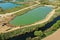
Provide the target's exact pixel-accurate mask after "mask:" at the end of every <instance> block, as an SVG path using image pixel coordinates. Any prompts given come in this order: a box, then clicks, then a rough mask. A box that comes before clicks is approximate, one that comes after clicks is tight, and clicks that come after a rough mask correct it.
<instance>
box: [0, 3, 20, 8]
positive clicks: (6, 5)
mask: <svg viewBox="0 0 60 40" xmlns="http://www.w3.org/2000/svg"><path fill="white" fill-rule="evenodd" d="M16 6H20V4H19V5H18V4H13V3H8V2H6V3H0V7H2V8H3V9H10V8H14V7H16Z"/></svg>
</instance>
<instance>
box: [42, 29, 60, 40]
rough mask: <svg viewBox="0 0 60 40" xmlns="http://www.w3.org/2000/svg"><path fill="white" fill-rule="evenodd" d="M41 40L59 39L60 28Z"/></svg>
mask: <svg viewBox="0 0 60 40" xmlns="http://www.w3.org/2000/svg"><path fill="white" fill-rule="evenodd" d="M42 40H60V29H58V30H57V31H56V32H55V33H53V34H51V35H50V36H48V37H46V38H44V39H42Z"/></svg>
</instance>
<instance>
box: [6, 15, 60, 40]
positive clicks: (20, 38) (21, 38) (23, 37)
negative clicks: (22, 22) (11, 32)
mask: <svg viewBox="0 0 60 40" xmlns="http://www.w3.org/2000/svg"><path fill="white" fill-rule="evenodd" d="M57 20H60V16H58V17H56V18H55V19H54V20H53V21H52V22H50V23H47V24H46V25H45V26H44V27H42V28H39V29H38V30H42V31H44V30H46V29H48V28H50V27H51V26H52V25H53V24H54V23H56V21H57ZM34 31H35V30H34ZM34 31H32V32H29V33H25V34H22V35H18V36H15V37H12V38H9V39H7V40H26V38H28V37H31V38H33V37H35V36H34Z"/></svg>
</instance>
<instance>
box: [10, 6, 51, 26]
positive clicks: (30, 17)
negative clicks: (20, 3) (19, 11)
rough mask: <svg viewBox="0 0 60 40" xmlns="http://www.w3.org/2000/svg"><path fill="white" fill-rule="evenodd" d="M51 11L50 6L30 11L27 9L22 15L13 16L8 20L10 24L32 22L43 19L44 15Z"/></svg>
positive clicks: (16, 24) (17, 24)
mask: <svg viewBox="0 0 60 40" xmlns="http://www.w3.org/2000/svg"><path fill="white" fill-rule="evenodd" d="M51 11H52V8H51V7H46V6H45V7H38V8H35V9H33V10H31V11H28V12H27V13H25V14H24V15H20V16H17V17H15V18H14V19H13V20H11V21H10V24H11V25H15V26H19V25H26V24H32V23H35V22H37V21H40V20H42V19H44V18H45V17H46V15H47V14H49V12H51Z"/></svg>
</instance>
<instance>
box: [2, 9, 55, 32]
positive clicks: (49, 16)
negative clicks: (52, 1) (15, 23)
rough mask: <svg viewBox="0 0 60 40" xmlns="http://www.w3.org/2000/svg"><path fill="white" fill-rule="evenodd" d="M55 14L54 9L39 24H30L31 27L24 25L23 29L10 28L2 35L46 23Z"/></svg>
mask: <svg viewBox="0 0 60 40" xmlns="http://www.w3.org/2000/svg"><path fill="white" fill-rule="evenodd" d="M54 14H55V9H54V10H53V11H51V12H50V13H49V14H48V15H47V16H46V18H45V19H44V20H41V21H39V22H36V23H34V24H31V25H26V26H23V27H15V28H12V29H11V30H8V31H5V32H3V33H6V32H10V31H14V30H17V29H20V28H25V27H30V26H34V25H37V24H42V23H44V22H47V21H48V20H50V18H51V17H52V16H53V15H54Z"/></svg>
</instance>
